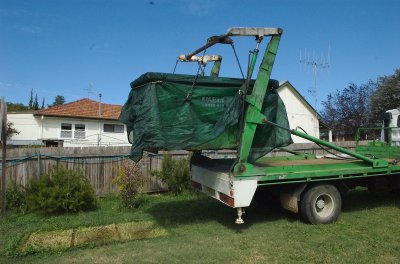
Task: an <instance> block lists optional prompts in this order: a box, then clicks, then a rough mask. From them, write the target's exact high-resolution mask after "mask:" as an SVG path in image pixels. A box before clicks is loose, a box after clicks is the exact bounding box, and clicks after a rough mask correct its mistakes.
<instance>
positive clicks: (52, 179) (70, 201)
mask: <svg viewBox="0 0 400 264" xmlns="http://www.w3.org/2000/svg"><path fill="white" fill-rule="evenodd" d="M26 200H27V206H28V209H30V210H34V211H40V212H42V213H45V214H60V213H66V212H79V211H87V210H91V209H94V208H96V200H95V191H94V189H93V187H92V186H91V185H90V183H89V181H88V180H87V179H86V177H85V176H84V175H83V173H82V172H81V171H77V170H68V169H66V168H63V167H59V168H53V170H52V172H51V173H50V174H47V175H42V176H41V177H40V178H39V179H32V180H31V181H30V182H29V183H28V185H27V187H26Z"/></svg>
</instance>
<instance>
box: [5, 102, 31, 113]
mask: <svg viewBox="0 0 400 264" xmlns="http://www.w3.org/2000/svg"><path fill="white" fill-rule="evenodd" d="M27 110H28V106H26V105H23V104H21V103H10V102H7V111H8V112H18V111H27Z"/></svg>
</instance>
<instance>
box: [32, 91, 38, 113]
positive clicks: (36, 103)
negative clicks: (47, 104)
mask: <svg viewBox="0 0 400 264" xmlns="http://www.w3.org/2000/svg"><path fill="white" fill-rule="evenodd" d="M32 108H33V110H39V102H38V99H37V94H36V95H35V101H33V105H32Z"/></svg>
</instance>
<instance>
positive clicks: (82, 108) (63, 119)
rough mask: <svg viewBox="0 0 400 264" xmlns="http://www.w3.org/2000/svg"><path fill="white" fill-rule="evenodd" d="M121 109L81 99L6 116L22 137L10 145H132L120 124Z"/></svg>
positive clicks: (16, 136)
mask: <svg viewBox="0 0 400 264" xmlns="http://www.w3.org/2000/svg"><path fill="white" fill-rule="evenodd" d="M121 108H122V106H120V105H111V104H104V103H99V102H97V101H94V100H90V99H81V100H78V101H74V102H71V103H67V104H63V105H58V106H53V107H50V108H47V109H42V110H38V111H34V112H14V113H7V119H8V120H9V121H10V122H12V123H13V124H14V127H15V128H16V129H17V131H19V132H20V134H19V135H13V137H12V138H11V140H9V141H8V144H10V145H16V146H18V145H20V146H22V145H42V146H64V147H90V146H130V144H129V142H128V139H127V132H126V126H125V125H124V124H122V123H121V122H119V121H118V117H119V114H120V113H121Z"/></svg>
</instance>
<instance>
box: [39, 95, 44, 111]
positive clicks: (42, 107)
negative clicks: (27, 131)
mask: <svg viewBox="0 0 400 264" xmlns="http://www.w3.org/2000/svg"><path fill="white" fill-rule="evenodd" d="M40 109H44V97H43V99H42V106H41V107H40Z"/></svg>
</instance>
